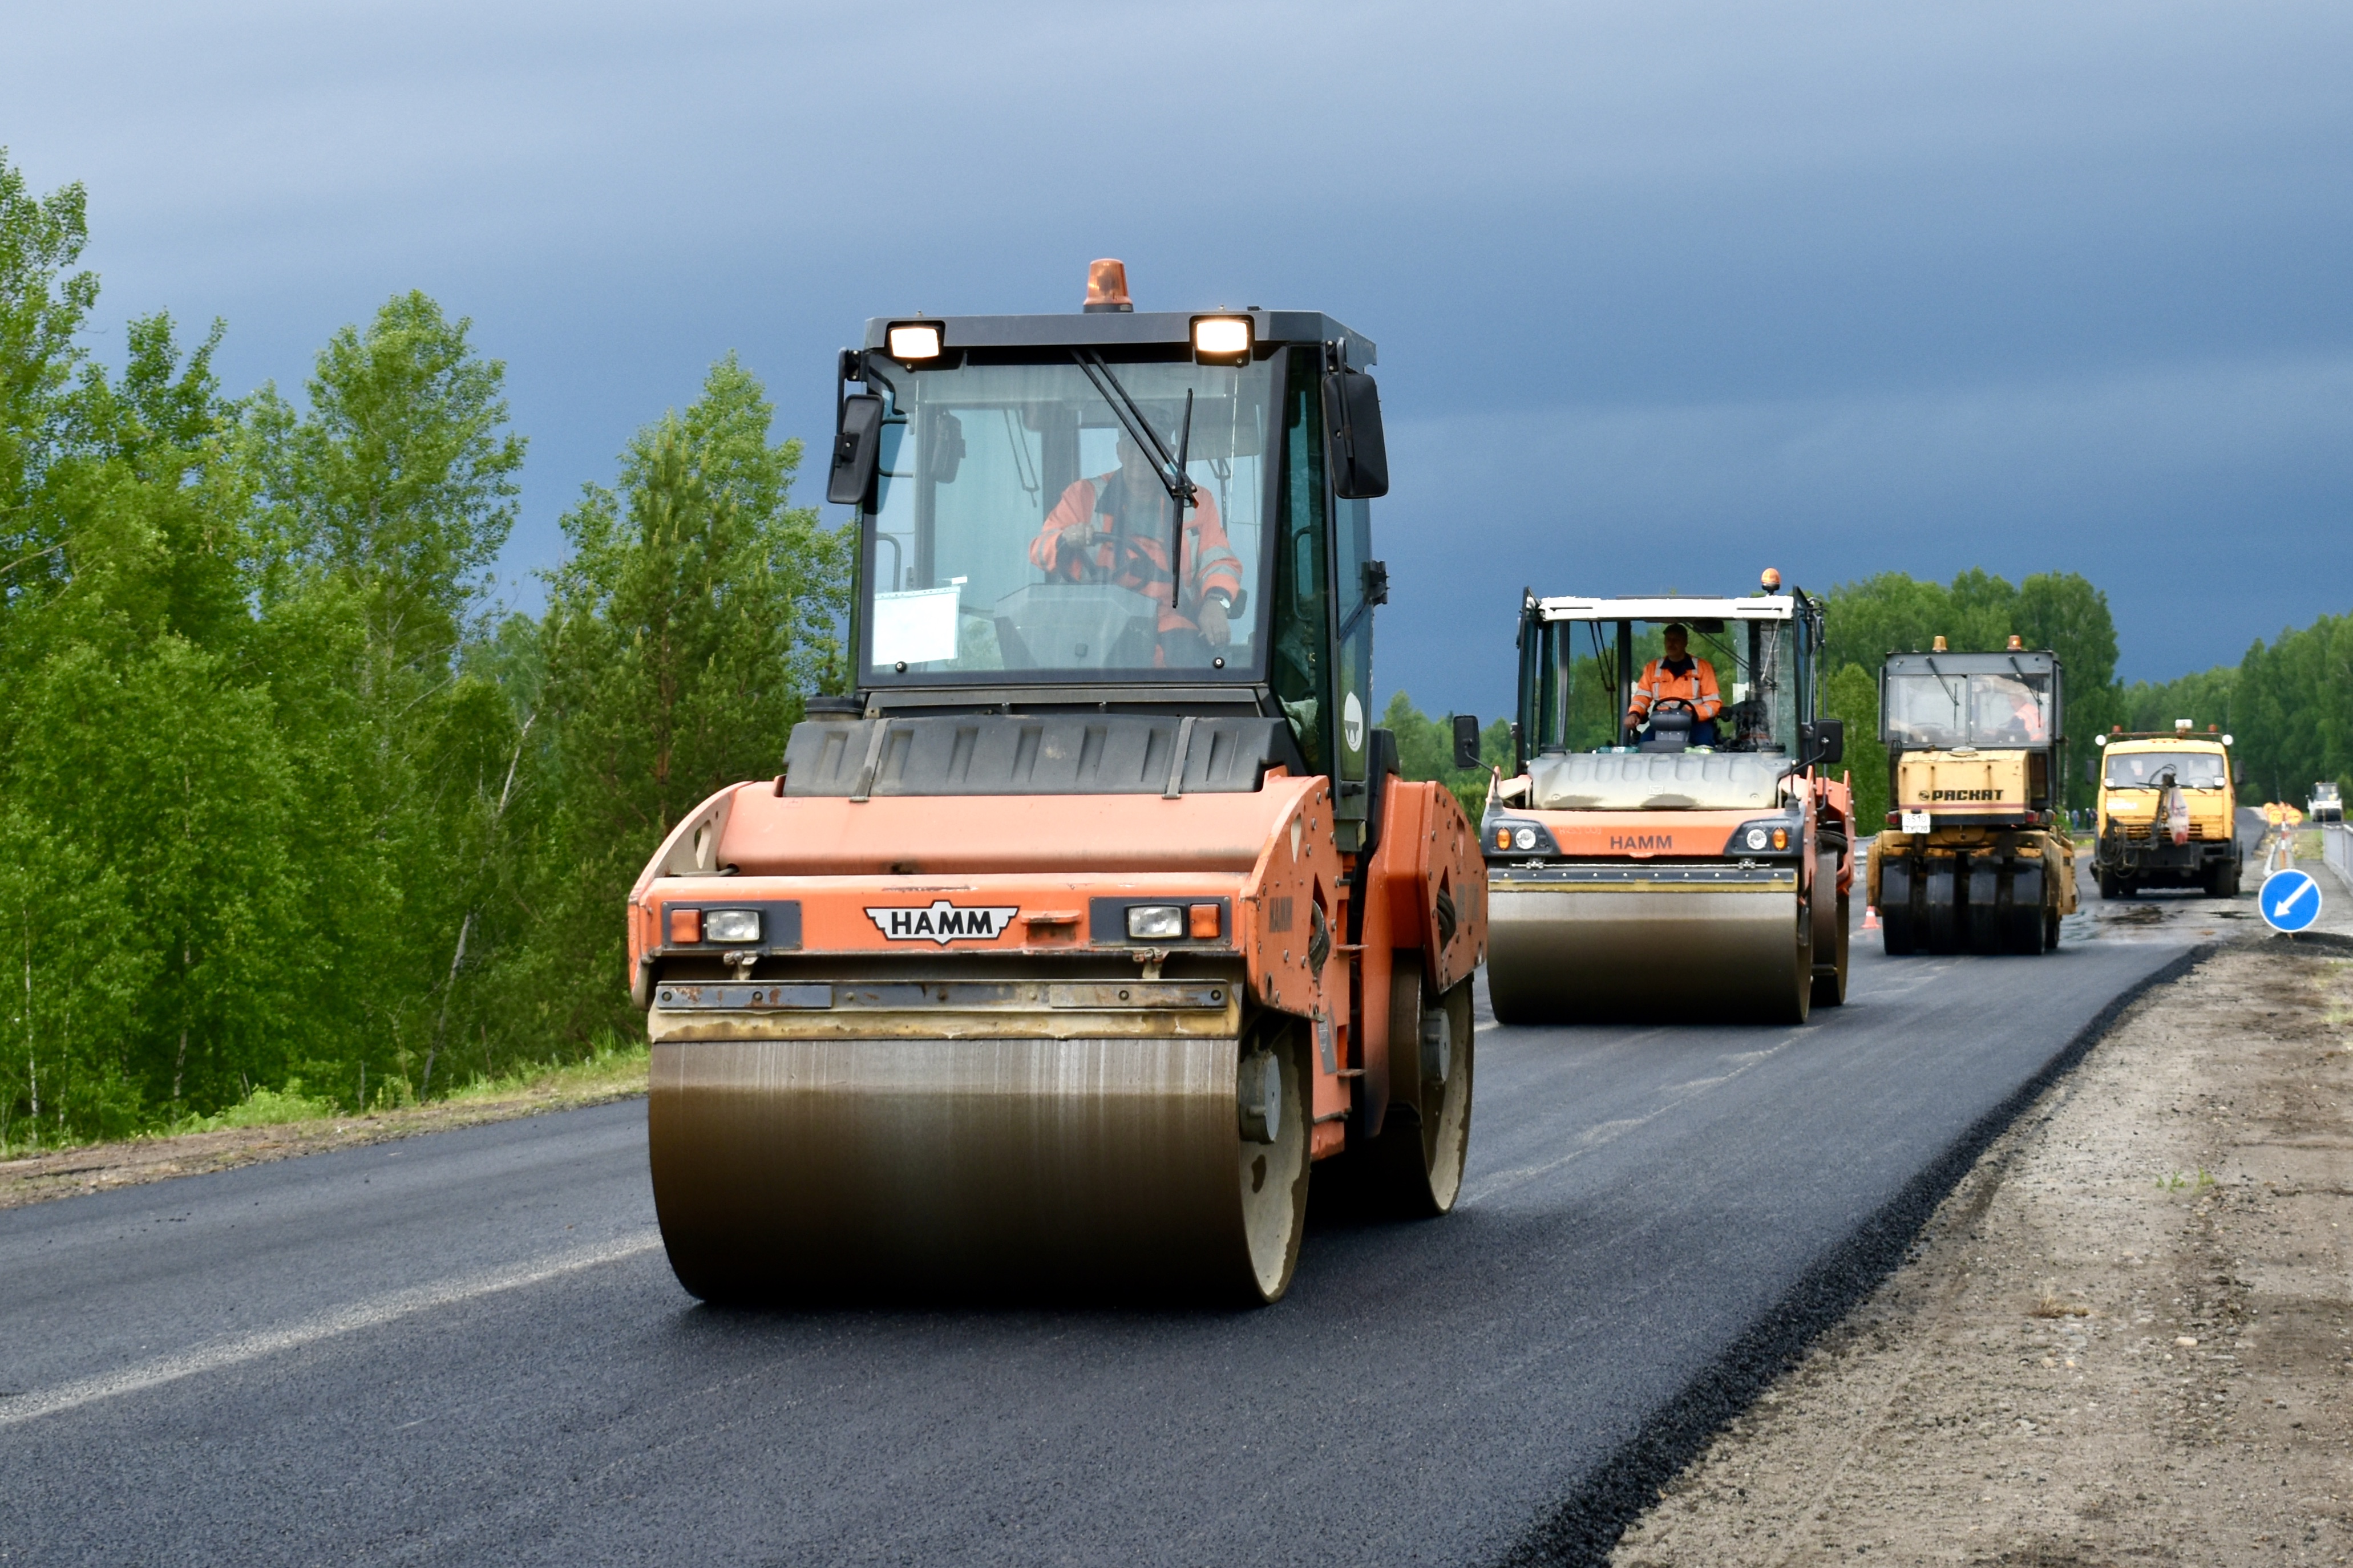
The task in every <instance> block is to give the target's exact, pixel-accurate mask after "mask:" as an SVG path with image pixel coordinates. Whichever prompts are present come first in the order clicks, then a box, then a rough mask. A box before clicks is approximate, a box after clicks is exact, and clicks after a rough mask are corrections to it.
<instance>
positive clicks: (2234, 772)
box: [2231, 762, 2247, 784]
mask: <svg viewBox="0 0 2353 1568" xmlns="http://www.w3.org/2000/svg"><path fill="white" fill-rule="evenodd" d="M2231 782H2232V784H2244V783H2246V782H2247V764H2246V763H2242V762H2233V763H2232V764H2231Z"/></svg>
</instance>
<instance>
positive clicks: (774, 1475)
mask: <svg viewBox="0 0 2353 1568" xmlns="http://www.w3.org/2000/svg"><path fill="white" fill-rule="evenodd" d="M2253 880H2254V879H2253V876H2252V875H2251V876H2250V878H2249V885H2250V888H2251V889H2252V886H2253ZM2214 908H2215V906H2211V905H2210V906H2206V909H2207V910H2212V909H2214ZM2203 912H2204V911H2201V910H2198V909H2196V908H2193V907H2191V906H2190V905H2189V904H2187V903H2181V904H2179V907H2169V908H2165V909H2162V910H2160V911H2159V914H2160V918H2159V919H2158V921H2155V922H2154V923H2151V924H2147V925H2136V926H2135V927H2134V928H2133V929H2132V930H2129V931H2126V930H2124V929H2121V928H2120V929H2117V930H2116V931H2113V932H2109V931H2105V928H2104V927H2103V926H2102V925H2101V923H2100V921H2099V918H2098V911H2097V910H2089V911H2087V912H2086V913H2085V914H2084V915H2081V916H2078V917H2074V918H2073V919H2072V920H2071V921H2069V926H2070V938H2069V941H2068V943H2067V945H2065V946H2063V948H2062V949H2061V950H2060V951H2059V952H2056V953H2052V954H2049V955H2046V956H2044V957H2042V958H2034V959H2024V958H2004V959H1977V958H1920V959H1907V960H1900V961H1891V960H1888V959H1885V958H1883V957H1882V956H1881V955H1880V954H1879V953H1878V952H1877V946H1876V941H1875V938H1873V939H1865V938H1862V937H1861V936H1860V935H1859V936H1858V940H1857V942H1856V947H1855V961H1854V974H1853V984H1852V994H1851V1000H1850V1002H1849V1004H1848V1005H1846V1006H1845V1007H1843V1008H1840V1009H1836V1010H1825V1011H1820V1012H1818V1013H1817V1014H1816V1015H1815V1019H1814V1022H1813V1023H1811V1024H1810V1025H1809V1026H1805V1027H1803V1028H1795V1029H1790V1028H1725V1027H1711V1028H1690V1027H1680V1028H1673V1027H1661V1028H1653V1029H1629V1028H1607V1029H1603V1028H1589V1029H1555V1030H1531V1029H1501V1028H1496V1027H1494V1026H1493V1025H1492V1024H1484V1025H1482V1031H1481V1035H1480V1038H1479V1046H1478V1050H1479V1055H1478V1058H1477V1060H1478V1086H1477V1100H1476V1114H1475V1121H1474V1127H1473V1135H1472V1161H1471V1170H1470V1173H1469V1176H1468V1179H1467V1181H1466V1184H1465V1191H1464V1194H1463V1198H1462V1201H1461V1205H1460V1207H1459V1208H1458V1210H1457V1212H1456V1213H1455V1214H1454V1215H1452V1216H1451V1217H1450V1218H1447V1219H1444V1220H1440V1221H1434V1222H1425V1223H1417V1224H1399V1225H1384V1226H1366V1225H1352V1224H1347V1223H1342V1222H1339V1221H1335V1220H1333V1219H1331V1218H1328V1217H1327V1218H1324V1219H1321V1220H1319V1222H1318V1223H1317V1224H1316V1226H1314V1230H1313V1231H1312V1233H1311V1235H1310V1236H1309V1237H1308V1241H1307V1247H1306V1250H1305V1255H1304V1258H1303V1261H1302V1264H1301V1267H1300V1270H1299V1275H1298V1279H1297V1281H1296V1283H1295V1284H1294V1286H1293V1289H1292V1291H1291V1294H1290V1296H1289V1297H1288V1298H1287V1299H1286V1300H1283V1301H1282V1303H1280V1304H1279V1305H1277V1306H1275V1307H1273V1308H1271V1309H1268V1310H1261V1311H1251V1312H1168V1313H1158V1312H1141V1311H1133V1310H1125V1311H1122V1310H1006V1309H997V1310H982V1309H969V1310H830V1311H812V1312H790V1313H773V1314H770V1313H754V1312H742V1311H721V1310H712V1309H709V1308H704V1307H701V1306H698V1305H697V1304H696V1303H695V1302H694V1301H693V1300H691V1299H690V1298H689V1297H687V1296H686V1295H685V1294H684V1293H683V1292H682V1291H681V1290H680V1289H678V1287H677V1286H676V1284H675V1283H674V1282H673V1281H672V1280H671V1279H670V1273H669V1269H668V1268H667V1266H666V1265H665V1263H664V1262H663V1260H662V1258H661V1255H660V1253H659V1250H658V1249H657V1248H655V1247H654V1246H653V1245H652V1243H653V1237H654V1232H653V1212H652V1205H651V1201H650V1198H649V1192H648V1188H647V1184H646V1174H645V1151H644V1122H645V1115H644V1108H643V1106H642V1103H638V1102H631V1103H624V1104H619V1105H615V1106H610V1107H607V1108H603V1109H600V1110H586V1111H579V1112H574V1113H570V1114H565V1115H556V1116H547V1117H543V1118H539V1119H535V1120H532V1121H517V1122H510V1123H505V1124H501V1125H495V1126H488V1127H480V1128H475V1129H470V1130H468V1131H458V1132H449V1133H443V1134H438V1135H435V1136H431V1137H423V1138H417V1139H412V1140H409V1141H407V1142H401V1143H396V1144H390V1145H379V1146H376V1147H372V1148H365V1149H355V1150H350V1151H345V1152H336V1153H329V1154H321V1155H315V1156H311V1157H309V1158H306V1159H300V1160H292V1161H286V1162H282V1163H276V1164H269V1165H261V1166H254V1167H250V1168H247V1169H243V1170H237V1171H231V1172H227V1173H220V1174H216V1175H211V1176H204V1177H195V1178H189V1179H185V1180H180V1181H175V1182H171V1183H166V1184H158V1185H153V1186H144V1187H136V1188H129V1189H124V1190H121V1191H117V1192H112V1193H107V1194H98V1195H95V1196H90V1197H82V1198H75V1199H69V1200H64V1201H59V1202H54V1203H49V1204H44V1205H36V1206H33V1207H29V1208H25V1209H20V1210H16V1211H13V1212H9V1213H5V1214H0V1391H5V1397H0V1563H5V1564H10V1565H13V1564H17V1563H104V1564H110V1565H113V1564H125V1563H153V1564H174V1565H177V1564H199V1563H408V1562H417V1563H501V1564H503V1563H559V1564H564V1565H565V1568H578V1565H581V1564H588V1563H637V1562H649V1563H692V1564H696V1565H698V1568H701V1565H712V1568H716V1565H719V1564H733V1563H758V1564H769V1563H775V1564H784V1563H792V1564H800V1563H1090V1564H1092V1563H1113V1562H1119V1563H1172V1564H1193V1563H1219V1564H1224V1563H1349V1564H1356V1563H1493V1562H1505V1561H1546V1560H1553V1561H1558V1560H1574V1559H1577V1558H1579V1557H1582V1556H1583V1555H1585V1554H1586V1553H1587V1552H1589V1551H1590V1550H1591V1549H1592V1548H1593V1547H1594V1546H1595V1545H1596V1544H1598V1543H1599V1542H1602V1541H1604V1540H1606V1539H1607V1537H1608V1536H1609V1533H1610V1532H1611V1531H1614V1529H1615V1528H1616V1525H1617V1523H1619V1522H1620V1521H1622V1519H1623V1517H1624V1515H1625V1513H1626V1511H1627V1510H1629V1509H1630V1508H1631V1507H1633V1506H1635V1505H1636V1504H1637V1503H1638V1502H1639V1500H1640V1497H1641V1493H1642V1492H1643V1490H1644V1489H1645V1488H1646V1487H1647V1486H1648V1485H1650V1484H1652V1483H1654V1482H1655V1481H1656V1480H1657V1479H1662V1476H1663V1474H1664V1473H1665V1472H1666V1470H1667V1469H1668V1468H1671V1467H1672V1464H1673V1463H1674V1462H1675V1461H1676V1460H1677V1459H1678V1458H1680V1457H1681V1456H1682V1455H1683V1452H1685V1451H1687V1449H1688V1448H1689V1447H1690V1445H1691V1444H1692V1443H1693V1442H1695V1441H1696V1440H1697V1439H1698V1437H1699V1436H1701V1435H1704V1431H1705V1430H1706V1429H1707V1427H1708V1426H1710V1425H1712V1424H1713V1422H1715V1420H1716V1419H1718V1418H1719V1417H1720V1416H1721V1415H1724V1414H1725V1413H1727V1412H1728V1411H1729V1409H1730V1408H1732V1407H1735V1406H1736V1405H1738V1404H1739V1403H1740V1402H1741V1401H1743V1400H1744V1399H1745V1398H1746V1397H1747V1395H1748V1394H1749V1393H1751V1392H1753V1390H1754V1389H1755V1388H1756V1387H1757V1385H1758V1382H1759V1380H1760V1379H1761V1378H1762V1377H1764V1376H1767V1375H1769V1373H1770V1372H1771V1370H1772V1368H1773V1367H1774V1366H1775V1365H1778V1363H1779V1358H1781V1357H1783V1356H1785V1355H1786V1354H1787V1353H1788V1352H1789V1351H1791V1350H1793V1349H1794V1348H1796V1347H1797V1346H1798V1345H1799V1344H1800V1343H1802V1342H1803V1340H1804V1338H1805V1337H1806V1335H1807V1334H1809V1333H1810V1332H1811V1331H1813V1330H1815V1329H1816V1328H1819V1327H1820V1326H1821V1323H1822V1322H1823V1321H1826V1320H1827V1319H1829V1318H1830V1317H1832V1316H1835V1315H1836V1314H1837V1313H1838V1312H1839V1311H1840V1310H1843V1308H1844V1307H1845V1306H1846V1305H1847V1304H1848V1303H1849V1302H1850V1301H1851V1300H1853V1298H1854V1295H1855V1293H1856V1292H1857V1291H1859V1290H1860V1289H1865V1288H1867V1287H1868V1285H1869V1283H1870V1282H1871V1281H1872V1280H1873V1279H1875V1278H1876V1277H1877V1275H1878V1274H1879V1273H1880V1272H1882V1271H1883V1269H1884V1268H1886V1267H1887V1266H1888V1265H1889V1264H1890V1263H1891V1262H1892V1261H1893V1260H1894V1257H1895V1256H1896V1255H1897V1254H1898V1253H1900V1250H1901V1248H1902V1247H1903V1245H1904V1243H1905V1239H1906V1237H1908V1235H1909V1228H1910V1226H1912V1225H1914V1224H1915V1223H1916V1221H1917V1219H1918V1218H1919V1217H1920V1216H1921V1215H1923V1214H1924V1213H1925V1212H1926V1207H1927V1206H1930V1205H1933V1204H1934V1202H1935V1200H1936V1196H1937V1195H1938V1194H1940V1193H1941V1191H1942V1190H1943V1187H1944V1185H1945V1184H1948V1183H1949V1181H1950V1180H1951V1179H1952V1177H1953V1176H1954V1175H1956V1174H1957V1173H1958V1170H1959V1169H1960V1168H1962V1166H1963V1165H1965V1163H1966V1161H1967V1159H1968V1157H1969V1155H1970V1154H1972V1153H1973V1152H1974V1151H1975V1149H1976V1148H1977V1147H1978V1145H1979V1144H1981V1143H1982V1142H1983V1141H1984V1140H1985V1139H1986V1138H1987V1137H1989V1136H1990V1134H1991V1132H1992V1131H1995V1130H1998V1127H1999V1125H2000V1122H2001V1121H2003V1120H2005V1119H2006V1118H2007V1117H2008V1116H2009V1115H2010V1114H2011V1113H2012V1112H2013V1111H2014V1110H2015V1109H2016V1107H2017V1106H2018V1105H2019V1104H2020V1103H2021V1102H2022V1100H2023V1099H2024V1098H2025V1097H2028V1096H2031V1092H2032V1090H2033V1089H2034V1088H2035V1087H2036V1086H2037V1084H2038V1083H2039V1082H2041V1081H2043V1080H2044V1079H2046V1078H2047V1076H2048V1075H2049V1074H2051V1073H2052V1072H2054V1071H2056V1070H2058V1069H2059V1068H2061V1067H2062V1066H2063V1065H2064V1062H2065V1061H2066V1060H2067V1059H2069V1053H2070V1052H2071V1050H2073V1049H2077V1048H2080V1042H2081V1041H2082V1040H2083V1039H2084V1038H2085V1037H2086V1031H2087V1030H2088V1029H2092V1028H2094V1026H2096V1024H2097V1023H2098V1022H2099V1020H2100V1019H2101V1018H2102V1017H2103V1016H2105V1015H2106V1014H2108V1013H2111V1012H2112V1011H2113V1009H2114V1007H2115V1005H2116V1003H2117V1001H2118V999H2119V998H2120V997H2123V996H2125V995H2126V994H2130V993H2132V992H2133V991H2135V990H2136V989H2137V988H2138V987H2140V986H2142V985H2144V984H2146V983H2147V981H2148V980H2149V979H2150V978H2151V977H2152V976H2155V975H2158V974H2160V973H2165V972H2168V971H2169V970H2171V969H2174V968H2178V967H2179V964H2180V963H2182V961H2183V960H2184V958H2185V957H2186V955H2187V954H2188V953H2189V951H2190V947H2189V944H2190V943H2191V942H2194V941H2196V940H2197V939H2198V937H2199V935H2200V932H2198V931H2194V930H2191V929H2189V928H2190V923H2191V921H2193V920H2194V919H2196V918H2199V917H2200V916H2201V915H2202V913H2203ZM1859 921H1860V916H1859V915H1858V922H1859ZM1659 962H1660V966H1661V971H1662V974H1664V973H1668V972H1670V971H1671V970H1672V965H1673V964H1674V963H1675V962H1677V955H1676V954H1673V953H1662V954H1660V956H1659Z"/></svg>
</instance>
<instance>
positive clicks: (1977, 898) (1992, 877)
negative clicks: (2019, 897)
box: [1968, 855, 2003, 953]
mask: <svg viewBox="0 0 2353 1568" xmlns="http://www.w3.org/2000/svg"><path fill="white" fill-rule="evenodd" d="M1968 868H1969V870H1968V877H1969V880H1968V894H1969V897H1968V927H1969V951H1970V952H1982V953H1994V952H2000V951H2001V948H2002V941H2001V936H2002V916H2003V910H2002V907H2001V862H2000V861H1999V860H1997V859H1995V858H1993V857H1991V856H1989V855H1978V856H1973V857H1972V858H1970V860H1969V862H1968Z"/></svg>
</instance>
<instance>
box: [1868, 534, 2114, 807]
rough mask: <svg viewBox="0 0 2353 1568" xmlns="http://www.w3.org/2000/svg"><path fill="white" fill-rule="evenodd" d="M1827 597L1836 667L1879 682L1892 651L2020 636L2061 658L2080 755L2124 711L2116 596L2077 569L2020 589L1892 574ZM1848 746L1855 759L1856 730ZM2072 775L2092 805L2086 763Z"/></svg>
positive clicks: (1997, 643)
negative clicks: (2112, 609)
mask: <svg viewBox="0 0 2353 1568" xmlns="http://www.w3.org/2000/svg"><path fill="white" fill-rule="evenodd" d="M1826 599H1827V606H1826V615H1825V620H1824V626H1823V637H1824V659H1823V668H1826V669H1830V670H1833V671H1835V670H1839V669H1841V668H1845V667H1846V666H1848V665H1854V666H1857V667H1859V668H1862V669H1863V670H1864V671H1866V672H1868V673H1869V675H1870V676H1871V678H1872V679H1873V682H1874V683H1875V682H1876V681H1877V679H1878V677H1879V668H1880V665H1881V662H1882V661H1883V659H1884V658H1885V657H1886V656H1887V655H1888V654H1889V653H1891V652H1902V651H1907V650H1918V649H1926V648H1928V647H1933V646H1934V644H1935V641H1936V638H1937V637H1944V638H1945V639H1946V642H1947V646H1949V647H1952V648H1954V649H1955V650H1956V651H1960V652H1978V651H1984V650H1987V649H1998V648H2000V647H2005V646H2007V645H2008V642H2009V640H2010V636H2011V634H2013V633H2015V634H2016V635H2017V636H2018V637H2020V638H2021V640H2022V641H2023V642H2024V643H2025V644H2026V646H2027V647H2030V648H2049V649H2051V650H2052V652H2054V653H2056V654H2057V655H2058V656H2059V662H2060V668H2061V669H2062V670H2063V680H2064V683H2065V699H2064V700H2065V702H2066V713H2065V728H2066V733H2067V735H2068V736H2070V737H2072V738H2073V739H2074V741H2075V742H2076V744H2077V750H2076V752H2075V753H2074V754H2075V755H2077V756H2080V755H2081V747H2082V746H2083V745H2084V743H2087V742H2089V741H2090V740H2091V737H2092V736H2093V735H2094V734H2095V733H2097V732H2098V731H2103V730H2105V729H2106V728H2108V726H2109V725H2110V724H2112V723H2114V722H2116V720H2117V717H2118V715H2119V714H2120V713H2121V712H2122V710H2123V707H2122V704H2123V696H2122V693H2121V692H2120V691H2119V690H2118V689H2117V687H2116V620H2115V618H2114V617H2113V616H2111V615H2110V614H2109V613H2108V598H2107V595H2105V594H2103V593H2101V592H2100V591H2099V590H2098V589H2097V588H2095V587H2094V586H2093V585H2092V584H2090V583H2089V582H2087V581H2085V580H2084V578H2083V577H2080V576H2078V575H2076V574H2074V573H2072V572H2046V573H2041V574H2036V575H2034V576H2031V577H2028V578H2027V579H2025V580H2024V581H2023V582H2021V583H2020V584H2017V585H2016V586H2012V585H2011V584H2010V583H2008V582H2007V581H2005V580H2004V579H2002V578H2000V577H1996V576H1993V575H1991V574H1989V573H1985V572H1981V571H1974V570H1972V571H1968V572H1964V573H1962V574H1960V575H1959V576H1957V577H1956V578H1954V579H1953V581H1952V583H1951V584H1949V585H1947V584H1941V583H1924V582H1921V581H1919V580H1917V579H1915V578H1913V577H1909V576H1906V575H1905V574H1903V573H1901V572H1886V573H1882V574H1880V575H1878V576H1876V577H1870V578H1866V579H1864V580H1863V581H1862V582H1860V583H1842V584H1839V585H1838V586H1837V587H1834V588H1832V589H1831V591H1830V593H1829V594H1828V595H1826ZM1876 706H1877V704H1876V700H1875V699H1874V701H1873V707H1874V709H1875V708H1876ZM1848 747H1849V751H1848V755H1849V757H1850V759H1852V757H1853V755H1854V754H1855V753H1854V752H1853V749H1852V748H1853V731H1852V728H1850V730H1849V731H1848ZM2067 774H2068V777H2069V780H2070V782H2069V784H2068V792H2069V793H2068V800H2069V804H2071V805H2089V804H2090V802H2091V791H2090V787H2089V786H2088V785H2087V784H2085V783H2084V779H2083V774H2082V771H2081V763H2069V764H2068V765H2067ZM1857 776H1858V778H1860V773H1859V771H1858V775H1857Z"/></svg>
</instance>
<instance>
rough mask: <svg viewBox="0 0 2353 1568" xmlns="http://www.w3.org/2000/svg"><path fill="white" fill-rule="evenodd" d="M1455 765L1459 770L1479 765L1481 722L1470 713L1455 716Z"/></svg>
mask: <svg viewBox="0 0 2353 1568" xmlns="http://www.w3.org/2000/svg"><path fill="white" fill-rule="evenodd" d="M1454 765H1455V766H1456V767H1458V768H1475V767H1477V766H1478V765H1479V721H1478V720H1476V719H1473V718H1472V716H1471V715H1470V714H1468V713H1457V714H1456V715H1455V716H1454Z"/></svg>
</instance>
